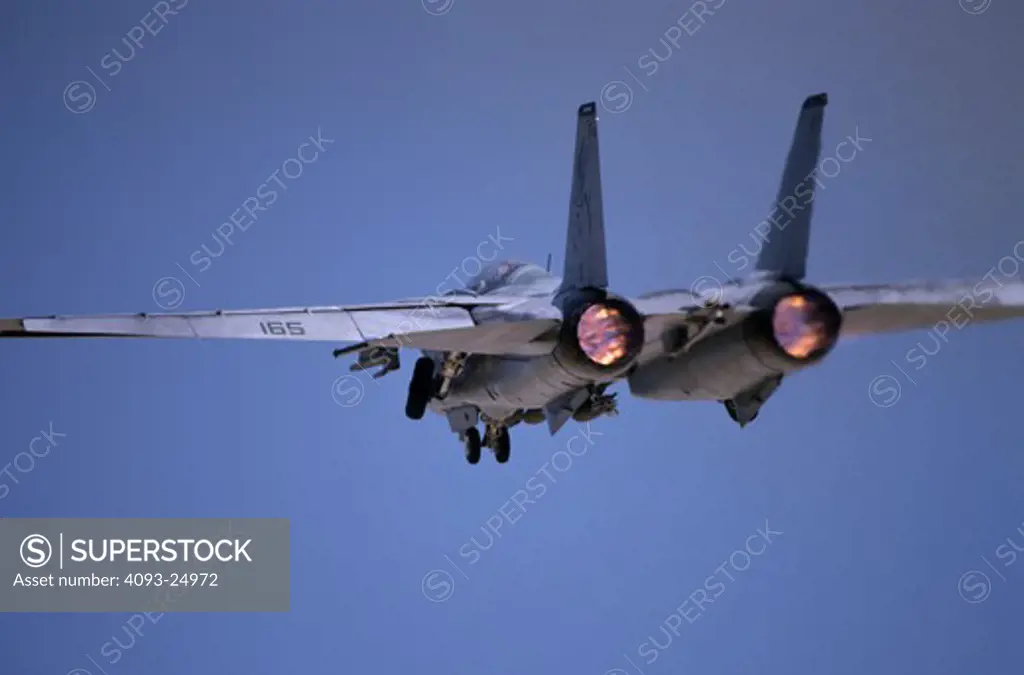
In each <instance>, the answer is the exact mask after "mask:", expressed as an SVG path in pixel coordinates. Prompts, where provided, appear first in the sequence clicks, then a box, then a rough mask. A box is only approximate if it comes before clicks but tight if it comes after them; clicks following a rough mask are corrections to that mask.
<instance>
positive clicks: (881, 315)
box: [0, 94, 1024, 464]
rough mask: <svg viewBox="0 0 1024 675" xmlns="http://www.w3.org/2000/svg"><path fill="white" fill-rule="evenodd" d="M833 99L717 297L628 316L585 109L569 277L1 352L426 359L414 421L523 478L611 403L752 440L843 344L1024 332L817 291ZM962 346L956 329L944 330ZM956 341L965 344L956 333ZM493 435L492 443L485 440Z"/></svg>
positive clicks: (690, 294)
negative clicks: (824, 142) (210, 349)
mask: <svg viewBox="0 0 1024 675" xmlns="http://www.w3.org/2000/svg"><path fill="white" fill-rule="evenodd" d="M827 103H828V97H827V95H826V94H817V95H814V96H810V97H808V98H807V99H806V100H805V101H804V102H803V105H802V106H801V109H800V112H799V116H798V118H797V124H796V130H795V132H794V135H793V139H792V143H791V146H790V151H789V155H788V157H787V159H786V162H785V166H784V170H783V176H782V181H781V185H780V187H779V191H778V196H777V199H776V202H775V203H776V205H777V207H778V209H777V210H779V211H781V212H784V213H785V214H786V219H785V220H784V224H783V223H779V222H778V219H773V223H775V225H777V227H769V228H767V229H766V228H761V227H758V228H756V232H758V234H759V236H760V238H761V241H762V245H761V248H760V252H759V253H758V257H757V260H756V262H755V264H754V268H753V271H752V273H751V274H750V275H749V276H747V277H746V278H744V279H742V280H732V281H729V282H727V283H723V284H722V285H721V287H719V288H709V289H705V290H704V291H699V290H696V289H690V290H666V291H661V292H656V293H650V294H647V295H643V296H640V297H635V298H629V297H624V296H622V295H619V294H616V293H615V292H613V291H612V290H611V289H610V287H609V280H608V266H607V253H606V249H605V230H604V215H603V208H602V198H601V174H600V161H599V158H598V136H597V106H596V104H595V103H594V102H590V103H585V104H583V105H582V106H580V107H579V109H578V111H577V120H576V143H575V151H574V157H573V168H572V183H571V189H570V201H569V224H568V232H567V235H566V243H565V257H564V260H563V266H562V276H561V277H556V276H553V275H552V274H550V272H549V270H547V269H544V268H542V267H540V266H538V265H532V264H526V263H520V262H511V261H504V262H495V263H494V264H492V265H489V266H486V267H485V268H483V269H482V271H481V272H480V274H478V275H477V276H476V277H474V278H473V279H471V280H470V281H469V282H468V283H467V284H466V287H465V288H464V289H460V290H457V291H449V292H447V293H444V294H442V295H440V296H437V297H420V298H414V299H407V300H399V301H396V302H386V303H379V304H367V305H340V306H333V307H296V308H278V309H258V310H241V311H211V312H193V313H180V314H173V313H172V314H166V313H163V314H146V313H142V314H135V315H102V316H84V317H63V316H50V317H45V318H20V319H2V320H0V336H2V337H111V336H121V337H154V338H198V339H204V338H243V339H260V340H298V341H329V342H334V341H337V342H352V343H355V344H353V345H350V346H348V347H345V348H343V349H338V350H335V352H334V355H335V356H336V357H337V356H340V355H343V354H352V353H355V354H357V357H356V362H355V363H354V364H353V365H352V366H351V369H352V370H366V369H370V368H379V369H380V370H379V371H378V372H377V373H376V374H375V375H374V377H381V376H383V375H386V374H388V373H391V372H394V371H396V370H398V369H399V368H400V361H399V352H400V350H402V349H413V350H418V351H419V352H420V356H419V357H418V359H417V360H416V362H415V365H414V366H413V369H412V376H411V378H410V381H409V391H408V398H407V399H406V406H405V414H406V416H407V417H408V418H409V419H412V420H419V419H422V418H423V416H424V414H425V412H426V411H427V410H428V409H429V410H431V411H433V412H435V413H438V414H440V415H443V416H444V417H446V418H447V421H448V424H449V426H450V428H451V431H452V432H454V433H455V434H457V435H458V437H459V440H460V442H462V443H463V445H464V449H465V457H466V459H467V460H468V461H469V463H470V464H476V463H477V462H479V461H480V454H481V448H488V449H489V450H491V451H492V452H493V453H494V455H495V459H496V460H497V462H499V463H505V462H507V461H508V460H509V456H510V452H511V441H510V437H509V429H510V428H511V427H513V426H515V425H517V424H519V423H526V424H540V423H545V422H546V423H547V427H548V430H549V432H550V433H551V434H552V435H554V434H555V433H557V432H558V430H559V429H561V428H562V426H564V425H565V424H566V422H568V420H570V419H575V420H577V421H587V420H591V419H594V418H596V417H598V416H602V415H615V414H617V413H618V408H617V404H616V400H615V394H609V393H606V392H607V390H608V388H609V387H610V386H611V385H613V384H615V383H616V382H619V381H621V380H626V381H627V383H628V386H629V391H630V393H631V394H632V395H634V396H637V397H640V398H646V399H658V400H665V401H718V402H720V403H722V404H723V406H724V407H725V410H726V411H727V413H728V415H729V417H730V418H731V419H732V420H733V421H734V422H736V423H737V424H739V425H740V426H745V425H747V424H749V423H750V422H752V421H753V420H754V419H755V418H756V417H757V416H758V414H759V412H760V410H761V407H762V406H763V405H764V404H765V402H766V401H767V400H768V399H769V397H771V396H772V395H773V394H774V393H775V392H776V391H777V390H778V388H779V386H780V385H781V384H782V381H783V379H784V378H786V377H787V376H790V375H792V374H794V373H796V372H798V371H800V370H803V369H805V368H808V367H810V366H812V365H815V364H818V363H820V362H821V361H822V360H823V359H824V358H825V357H826V356H827V355H828V354H829V353H830V352H831V351H832V349H833V348H834V347H835V346H836V344H837V342H838V341H839V339H840V338H841V337H843V338H845V337H850V336H858V335H867V334H874V333H884V332H892V331H902V330H913V329H919V328H925V327H932V326H936V325H937V324H939V323H941V322H944V321H946V319H947V318H951V317H950V314H951V312H952V311H953V310H954V309H956V308H957V307H958V306H959V308H960V309H963V310H964V312H965V313H966V314H967V315H968V316H969V317H970V321H971V322H972V323H980V322H985V321H993V320H1000V319H1008V318H1013V317H1019V316H1022V315H1024V284H1022V283H1021V282H1017V281H1012V282H1011V281H1005V282H1000V281H998V280H995V279H993V281H994V282H995V283H994V287H993V286H989V285H985V284H984V282H982V283H980V284H979V283H975V282H963V281H946V282H937V283H928V282H914V283H904V284H895V285H893V284H885V285H831V286H814V285H811V284H810V283H808V282H807V281H805V280H804V277H805V267H806V260H807V252H808V242H809V237H810V224H811V214H812V210H813V203H814V199H815V186H816V184H817V181H816V180H815V172H816V171H817V170H818V161H819V157H820V154H821V132H822V125H823V121H824V112H825V107H826V105H827ZM947 328H948V322H947ZM958 328H959V326H958ZM480 427H482V428H483V433H481V430H480Z"/></svg>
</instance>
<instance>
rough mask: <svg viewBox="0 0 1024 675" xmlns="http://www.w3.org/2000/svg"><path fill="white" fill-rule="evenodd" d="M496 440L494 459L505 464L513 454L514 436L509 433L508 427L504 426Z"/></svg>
mask: <svg viewBox="0 0 1024 675" xmlns="http://www.w3.org/2000/svg"><path fill="white" fill-rule="evenodd" d="M494 440H495V443H494V459H496V460H497V461H498V464H504V463H505V462H507V461H508V458H509V456H511V454H512V437H511V436H510V435H509V433H508V427H503V428H502V430H501V431H499V432H498V437H497V438H496V439H494Z"/></svg>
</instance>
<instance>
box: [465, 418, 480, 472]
mask: <svg viewBox="0 0 1024 675" xmlns="http://www.w3.org/2000/svg"><path fill="white" fill-rule="evenodd" d="M464 441H465V444H466V461H467V462H469V463H470V464H476V463H477V462H479V461H480V432H479V431H477V429H476V427H470V428H469V429H466V433H465V438H464Z"/></svg>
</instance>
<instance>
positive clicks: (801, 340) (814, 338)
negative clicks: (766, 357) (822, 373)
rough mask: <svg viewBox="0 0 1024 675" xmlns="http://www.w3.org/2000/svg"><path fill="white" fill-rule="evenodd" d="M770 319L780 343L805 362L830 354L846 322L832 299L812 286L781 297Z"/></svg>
mask: <svg viewBox="0 0 1024 675" xmlns="http://www.w3.org/2000/svg"><path fill="white" fill-rule="evenodd" d="M769 319H770V322H771V335H772V338H773V339H774V341H775V344H776V346H777V347H778V348H779V350H780V351H781V352H782V353H783V354H784V355H785V356H787V357H789V358H791V359H793V360H795V361H797V362H799V363H801V364H804V363H809V362H814V361H818V360H819V359H821V358H822V357H824V356H825V355H826V354H828V353H829V352H830V351H831V350H832V348H833V347H835V346H836V343H837V342H838V341H839V331H840V328H841V327H842V322H843V317H842V313H841V312H840V311H839V308H838V307H836V304H835V303H834V302H833V301H832V299H831V298H829V297H828V296H827V295H825V294H824V293H822V292H821V291H818V290H815V289H810V288H803V289H801V290H799V291H796V292H795V293H790V294H788V295H784V296H782V297H781V298H779V299H778V300H777V301H776V302H775V305H774V306H773V307H772V309H771V313H770V317H769Z"/></svg>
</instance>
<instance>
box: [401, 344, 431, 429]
mask: <svg viewBox="0 0 1024 675" xmlns="http://www.w3.org/2000/svg"><path fill="white" fill-rule="evenodd" d="M433 393H434V361H433V360H432V359H429V358H427V357H425V356H424V357H421V358H419V359H417V361H416V366H415V367H414V368H413V371H412V379H411V380H409V397H408V398H407V399H406V400H405V416H406V417H408V418H409V419H411V420H421V419H423V415H424V413H426V412H427V404H428V403H429V402H430V397H431V395H433Z"/></svg>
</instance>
